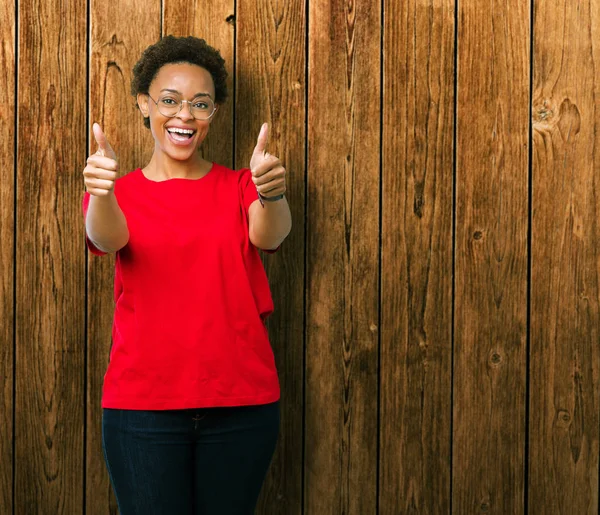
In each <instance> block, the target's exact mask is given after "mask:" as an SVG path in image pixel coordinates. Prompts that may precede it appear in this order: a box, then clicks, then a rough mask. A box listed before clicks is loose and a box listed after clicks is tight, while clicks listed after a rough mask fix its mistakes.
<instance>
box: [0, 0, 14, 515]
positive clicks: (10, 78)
mask: <svg viewBox="0 0 600 515" xmlns="http://www.w3.org/2000/svg"><path fill="white" fill-rule="evenodd" d="M15 15H16V12H15V2H14V1H5V2H3V3H2V5H1V6H0V35H1V41H2V44H1V45H2V46H1V47H0V70H2V71H3V73H1V74H0V134H2V138H0V184H1V186H0V320H1V322H0V427H1V428H2V429H0V463H1V464H2V466H0V507H3V509H5V510H6V511H7V512H8V513H12V509H13V475H12V471H13V466H14V461H13V447H12V441H13V438H14V434H13V430H14V426H13V421H14V418H13V403H14V389H13V379H14V376H13V366H14V324H13V316H14V271H15V259H14V229H15V216H14V210H15V202H14V195H15V152H14V150H15V142H16V134H15V117H16V106H15V101H16V98H15V69H16V68H15V58H16V55H15V50H16V40H15V37H16V30H15V21H16V20H15Z"/></svg>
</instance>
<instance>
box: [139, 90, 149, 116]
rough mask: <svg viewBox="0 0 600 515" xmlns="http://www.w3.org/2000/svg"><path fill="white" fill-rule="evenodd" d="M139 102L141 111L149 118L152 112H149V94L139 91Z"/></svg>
mask: <svg viewBox="0 0 600 515" xmlns="http://www.w3.org/2000/svg"><path fill="white" fill-rule="evenodd" d="M137 104H138V107H139V108H140V111H141V112H142V115H143V116H144V118H148V116H150V114H149V112H148V95H146V94H144V93H138V94H137Z"/></svg>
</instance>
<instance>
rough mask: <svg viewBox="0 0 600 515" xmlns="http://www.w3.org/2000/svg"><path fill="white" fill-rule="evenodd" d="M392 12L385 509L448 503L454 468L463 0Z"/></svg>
mask: <svg viewBox="0 0 600 515" xmlns="http://www.w3.org/2000/svg"><path fill="white" fill-rule="evenodd" d="M384 21H385V26H384V49H383V59H384V90H383V105H384V106H385V107H384V110H383V198H382V203H383V206H382V208H383V213H382V258H381V313H382V314H381V383H380V384H381V397H380V398H381V427H380V497H379V513H381V514H390V515H397V514H399V513H420V514H426V513H427V514H441V513H449V512H450V473H451V472H450V438H451V435H450V422H451V414H452V413H451V381H452V376H451V372H452V371H451V366H452V209H453V206H452V181H453V174H452V164H453V163H452V159H453V158H452V151H453V132H454V128H453V118H454V116H453V106H454V1H453V0H435V1H434V2H431V4H430V5H428V6H427V8H422V7H421V6H420V4H419V3H418V2H415V1H410V2H404V1H400V0H393V1H390V2H387V3H386V10H385V16H384ZM413 35H414V37H413ZM371 209H373V208H371Z"/></svg>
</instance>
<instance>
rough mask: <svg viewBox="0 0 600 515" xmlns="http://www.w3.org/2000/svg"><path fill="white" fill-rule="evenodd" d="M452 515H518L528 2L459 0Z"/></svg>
mask: <svg viewBox="0 0 600 515" xmlns="http://www.w3.org/2000/svg"><path fill="white" fill-rule="evenodd" d="M458 9H459V11H458V34H460V41H459V43H458V49H457V50H458V56H457V65H458V69H457V73H458V76H457V80H458V92H457V111H456V117H457V118H456V119H457V128H456V130H457V143H456V145H457V146H456V219H455V220H456V241H455V311H454V315H455V319H454V338H455V341H454V376H453V388H454V404H453V441H452V448H453V452H452V458H453V480H452V485H453V490H452V495H453V496H452V509H453V512H454V513H482V512H485V513H494V514H503V515H504V514H506V513H510V514H514V515H516V514H519V513H523V511H524V506H523V497H524V493H525V485H524V481H525V475H524V471H525V439H526V438H525V436H526V435H525V403H526V397H525V395H526V391H525V387H526V385H525V376H526V359H527V356H526V343H527V264H528V263H527V229H528V222H527V221H528V216H527V213H528V128H529V108H528V104H529V66H530V60H529V41H530V39H529V38H530V34H529V19H530V13H529V5H528V4H527V3H524V2H520V1H518V0H510V1H508V2H505V3H502V4H498V3H495V2H491V1H490V2H485V3H481V2H477V3H475V2H466V3H465V2H459V4H458Z"/></svg>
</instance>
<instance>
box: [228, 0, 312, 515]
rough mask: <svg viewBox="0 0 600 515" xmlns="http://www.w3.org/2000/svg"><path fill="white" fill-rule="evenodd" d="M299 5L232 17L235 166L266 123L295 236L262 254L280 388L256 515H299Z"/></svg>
mask: <svg viewBox="0 0 600 515" xmlns="http://www.w3.org/2000/svg"><path fill="white" fill-rule="evenodd" d="M305 12H306V7H305V3H304V2H303V1H302V0H292V1H289V2H271V1H269V0H260V1H256V0H241V1H239V2H237V13H236V31H237V36H236V56H237V58H236V76H235V81H236V89H235V91H236V95H235V105H236V108H235V113H236V114H235V166H236V168H243V167H248V166H249V162H250V156H251V155H252V151H253V149H254V147H255V145H256V139H257V137H258V133H259V131H260V127H261V125H262V123H263V122H268V123H269V128H270V132H269V143H268V148H267V151H268V152H269V153H271V154H274V155H276V156H278V157H279V158H280V159H281V160H282V162H283V164H284V166H285V167H286V170H287V178H286V180H287V192H286V198H287V200H288V203H289V205H290V209H291V211H292V220H293V229H292V232H291V234H290V235H289V236H288V238H287V239H286V241H285V242H284V243H283V245H282V246H281V248H280V249H279V250H278V251H277V253H275V254H272V255H268V256H267V255H265V256H264V259H263V262H264V264H265V269H266V271H267V275H268V277H269V282H270V285H271V291H272V296H273V302H274V304H275V312H274V313H273V315H271V317H269V320H268V326H269V335H270V339H271V343H272V345H273V351H274V353H275V359H276V363H277V368H278V371H279V379H280V384H281V392H282V396H281V406H282V411H281V423H280V436H279V442H278V446H277V450H276V453H275V456H274V457H273V461H272V462H271V468H270V471H269V475H268V477H267V480H266V482H265V484H264V486H263V490H262V494H261V498H260V499H259V505H258V509H257V513H264V514H265V515H267V514H268V515H275V514H281V515H294V514H300V513H302V511H301V509H302V475H303V448H302V441H303V405H302V402H303V399H302V394H303V377H304V374H303V370H304V317H303V316H302V314H303V312H304V309H305V308H304V253H305V242H304V228H305V221H304V220H305V216H306V215H305V208H304V204H305V196H304V190H305V184H306V178H305V167H306V164H305V129H304V127H305V117H306V113H305V100H304V98H305V92H306V77H305V64H306V63H305V40H306V19H305V18H306V15H305Z"/></svg>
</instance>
